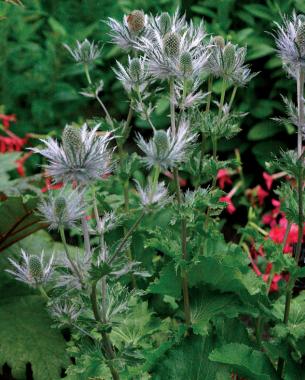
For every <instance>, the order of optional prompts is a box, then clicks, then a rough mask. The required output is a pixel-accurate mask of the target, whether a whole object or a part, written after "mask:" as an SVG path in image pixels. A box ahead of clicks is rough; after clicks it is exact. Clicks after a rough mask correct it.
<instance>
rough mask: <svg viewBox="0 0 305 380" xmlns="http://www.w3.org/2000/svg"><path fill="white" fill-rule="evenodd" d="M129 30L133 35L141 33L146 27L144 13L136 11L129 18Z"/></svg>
mask: <svg viewBox="0 0 305 380" xmlns="http://www.w3.org/2000/svg"><path fill="white" fill-rule="evenodd" d="M127 24H128V28H129V30H130V31H131V32H133V33H139V32H141V31H142V30H143V29H144V26H145V15H144V12H143V11H140V10H134V11H132V12H131V13H130V14H129V15H128V17H127Z"/></svg>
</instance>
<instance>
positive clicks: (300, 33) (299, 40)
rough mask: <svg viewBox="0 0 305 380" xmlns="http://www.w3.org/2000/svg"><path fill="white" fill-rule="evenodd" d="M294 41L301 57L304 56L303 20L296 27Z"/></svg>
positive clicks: (304, 29)
mask: <svg viewBox="0 0 305 380" xmlns="http://www.w3.org/2000/svg"><path fill="white" fill-rule="evenodd" d="M295 43H296V45H297V47H298V49H299V53H300V55H301V57H304V56H305V22H302V24H301V25H300V26H299V27H298V30H297V35H296V37H295Z"/></svg>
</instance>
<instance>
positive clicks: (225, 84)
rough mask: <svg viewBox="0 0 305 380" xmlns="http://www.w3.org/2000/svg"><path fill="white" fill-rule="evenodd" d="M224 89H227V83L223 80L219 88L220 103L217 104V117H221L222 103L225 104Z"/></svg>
mask: <svg viewBox="0 0 305 380" xmlns="http://www.w3.org/2000/svg"><path fill="white" fill-rule="evenodd" d="M226 89H227V82H226V80H225V79H223V80H222V86H221V95H220V102H219V108H218V116H219V117H220V116H221V113H222V110H223V106H224V102H225V96H226Z"/></svg>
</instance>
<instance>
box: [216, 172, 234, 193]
mask: <svg viewBox="0 0 305 380" xmlns="http://www.w3.org/2000/svg"><path fill="white" fill-rule="evenodd" d="M216 178H217V180H218V185H219V187H220V188H221V189H222V190H223V189H224V188H225V186H226V185H231V184H232V180H231V178H230V175H229V172H228V170H227V169H219V170H218V173H217V177H216Z"/></svg>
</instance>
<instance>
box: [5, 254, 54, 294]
mask: <svg viewBox="0 0 305 380" xmlns="http://www.w3.org/2000/svg"><path fill="white" fill-rule="evenodd" d="M21 256H22V263H21V264H19V263H17V262H16V261H14V260H13V259H10V258H9V261H10V263H11V264H12V266H13V267H14V269H13V270H11V269H6V272H8V273H10V274H12V275H13V276H14V278H15V279H16V280H17V281H21V282H24V283H25V284H28V285H29V286H32V287H33V288H36V287H38V286H40V285H44V284H46V283H47V282H48V281H49V280H50V278H51V276H52V274H53V259H54V257H53V256H52V257H51V258H50V260H49V261H48V262H45V260H44V253H43V252H42V254H41V255H40V256H36V255H29V254H28V253H26V252H25V251H24V250H21Z"/></svg>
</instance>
